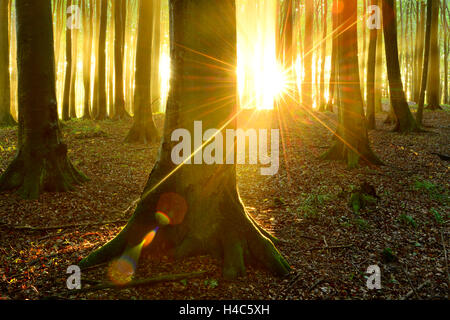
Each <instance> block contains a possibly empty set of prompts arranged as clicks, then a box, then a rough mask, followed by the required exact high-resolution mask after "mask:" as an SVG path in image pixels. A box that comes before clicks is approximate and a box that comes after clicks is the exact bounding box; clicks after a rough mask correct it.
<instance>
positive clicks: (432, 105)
mask: <svg viewBox="0 0 450 320" xmlns="http://www.w3.org/2000/svg"><path fill="white" fill-rule="evenodd" d="M432 2H433V8H432V19H431V35H430V61H429V63H430V66H429V71H430V72H429V73H428V88H427V101H428V106H427V109H430V110H437V109H440V108H441V106H440V102H441V98H440V93H441V89H440V88H441V72H440V60H441V56H440V52H439V51H440V50H439V5H440V1H439V0H433V1H432Z"/></svg>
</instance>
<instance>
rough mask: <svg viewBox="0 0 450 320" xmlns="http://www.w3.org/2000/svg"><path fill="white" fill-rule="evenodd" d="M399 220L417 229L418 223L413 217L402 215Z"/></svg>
mask: <svg viewBox="0 0 450 320" xmlns="http://www.w3.org/2000/svg"><path fill="white" fill-rule="evenodd" d="M399 220H400V221H401V222H403V223H405V224H407V225H411V226H412V227H414V228H417V223H416V221H415V220H414V218H413V217H411V216H409V215H406V214H402V215H400V217H399Z"/></svg>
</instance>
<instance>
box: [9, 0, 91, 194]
mask: <svg viewBox="0 0 450 320" xmlns="http://www.w3.org/2000/svg"><path fill="white" fill-rule="evenodd" d="M16 14H17V58H18V61H17V67H18V80H19V87H18V96H19V143H18V152H17V155H16V157H15V159H14V160H13V161H12V163H11V164H10V165H9V167H8V168H7V169H6V171H5V173H4V174H3V175H2V176H1V178H0V190H11V189H16V188H18V189H19V194H20V195H21V196H22V197H23V198H26V199H36V198H38V197H39V194H40V193H41V192H42V191H68V190H71V189H72V187H73V185H74V184H78V183H80V182H82V181H84V180H86V177H85V176H84V175H83V174H81V173H80V172H78V171H77V170H76V169H75V168H74V167H73V165H72V164H71V162H70V161H69V159H68V157H67V146H66V145H65V144H64V143H63V142H62V137H61V133H60V130H59V126H58V110H57V102H56V89H55V56H54V50H53V30H52V16H51V2H50V0H47V1H35V0H16Z"/></svg>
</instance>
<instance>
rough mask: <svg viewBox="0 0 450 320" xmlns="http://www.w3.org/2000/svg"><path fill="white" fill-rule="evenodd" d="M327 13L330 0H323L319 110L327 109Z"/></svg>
mask: <svg viewBox="0 0 450 320" xmlns="http://www.w3.org/2000/svg"><path fill="white" fill-rule="evenodd" d="M327 15H328V0H323V1H322V46H321V47H322V59H321V60H322V61H321V65H320V81H319V82H320V100H319V101H320V102H319V110H320V111H325V106H326V102H325V60H326V58H327V31H328V24H327Z"/></svg>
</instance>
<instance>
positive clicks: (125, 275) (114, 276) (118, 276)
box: [108, 256, 136, 285]
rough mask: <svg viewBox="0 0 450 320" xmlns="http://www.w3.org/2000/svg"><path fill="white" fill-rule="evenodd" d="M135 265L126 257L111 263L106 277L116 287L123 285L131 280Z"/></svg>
mask: <svg viewBox="0 0 450 320" xmlns="http://www.w3.org/2000/svg"><path fill="white" fill-rule="evenodd" d="M135 269H136V263H135V262H134V261H133V259H131V258H130V257H128V256H122V257H120V258H119V259H117V260H115V261H113V262H112V263H111V265H110V267H109V269H108V277H109V279H110V280H111V282H113V283H115V284H117V285H124V284H127V283H129V282H130V281H131V280H132V279H133V275H134V271H135Z"/></svg>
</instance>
